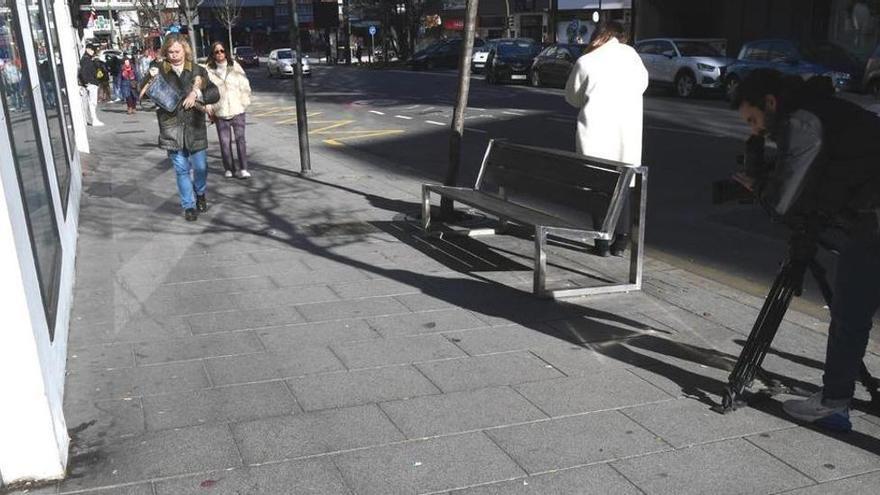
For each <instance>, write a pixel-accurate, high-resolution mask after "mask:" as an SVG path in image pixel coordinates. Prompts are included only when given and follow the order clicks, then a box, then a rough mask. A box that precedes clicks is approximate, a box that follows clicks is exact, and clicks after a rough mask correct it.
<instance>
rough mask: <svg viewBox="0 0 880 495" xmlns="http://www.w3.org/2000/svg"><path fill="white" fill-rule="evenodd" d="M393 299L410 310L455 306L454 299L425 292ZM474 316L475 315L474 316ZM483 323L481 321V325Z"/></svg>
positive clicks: (428, 309) (429, 309)
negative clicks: (450, 299)
mask: <svg viewBox="0 0 880 495" xmlns="http://www.w3.org/2000/svg"><path fill="white" fill-rule="evenodd" d="M395 299H397V300H398V301H400V303H401V304H403V305H404V306H406V307H407V308H409V309H410V310H411V311H432V310H435V309H450V308H456V307H457V305H456V304H455V302H454V301H449V300H447V299H444V298H443V297H437V296H429V295H427V294H404V295H401V296H395ZM474 318H476V317H474ZM482 325H485V323H483V322H482V321H481V326H482Z"/></svg>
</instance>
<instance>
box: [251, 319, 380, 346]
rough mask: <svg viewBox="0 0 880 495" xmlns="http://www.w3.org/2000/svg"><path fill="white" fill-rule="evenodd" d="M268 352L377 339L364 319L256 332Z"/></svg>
mask: <svg viewBox="0 0 880 495" xmlns="http://www.w3.org/2000/svg"><path fill="white" fill-rule="evenodd" d="M256 332H257V335H258V336H259V337H260V340H262V341H263V345H265V346H266V349H270V350H272V351H273V352H277V353H279V354H283V353H285V352H295V351H296V350H297V349H301V348H303V347H309V346H320V345H330V344H341V343H344V342H357V341H362V340H372V339H378V338H379V334H378V333H376V332H375V331H374V330H373V329H372V328H370V326H369V325H367V322H366V321H364V320H338V321H326V322H322V323H300V324H296V325H285V326H281V327H273V328H261V329H258V330H256Z"/></svg>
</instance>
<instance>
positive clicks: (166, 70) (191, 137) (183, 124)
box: [144, 62, 220, 152]
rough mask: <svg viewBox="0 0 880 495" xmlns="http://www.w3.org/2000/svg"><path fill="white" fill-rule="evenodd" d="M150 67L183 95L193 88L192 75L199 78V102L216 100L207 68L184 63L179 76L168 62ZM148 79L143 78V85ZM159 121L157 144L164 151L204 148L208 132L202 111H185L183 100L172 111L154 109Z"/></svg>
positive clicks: (205, 102) (215, 101) (215, 88)
mask: <svg viewBox="0 0 880 495" xmlns="http://www.w3.org/2000/svg"><path fill="white" fill-rule="evenodd" d="M151 67H157V68H158V69H159V75H158V76H156V77H163V78H165V80H166V81H167V82H168V84H170V85H171V86H172V87H174V88H177V89H178V90H179V92H180V94H181V95H183V98H186V96H187V95H188V94H189V93H190V91H192V90H193V81H194V79H195V78H196V76H200V77H201V79H202V86H201V88H200V89H201V91H202V99H201V102H202V103H204V104H206V105H210V104H213V103H217V102H218V101H220V90H219V89H217V86H216V85H214V83H212V82H211V80H210V78H209V77H208V71H206V70H205V68H204V67H202V66H200V65H196V64H194V63H192V62H186V63H185V64H184V67H183V72H181V74H180V77H178V76H177V73H175V72H174V69H172V68H171V64H170V63H168V62H159V63H153V64H152V66H151ZM147 82H149V81H148V78H144V83H145V84H146V83H147ZM156 116H157V118H158V120H159V147H160V148H162V149H165V150H171V151H177V150H187V151H193V152H194V151H201V150H203V149H206V148H207V147H208V131H207V128H206V126H205V114H204V112H202V111H200V110H197V109H196V108H190V109H189V110H186V109H184V108H183V100H182V99H181V103H180V104H179V105H178V106H177V109H176V110H175V111H174V112H167V111H165V110H163V109H161V108H159V109H157V110H156Z"/></svg>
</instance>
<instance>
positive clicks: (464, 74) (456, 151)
mask: <svg viewBox="0 0 880 495" xmlns="http://www.w3.org/2000/svg"><path fill="white" fill-rule="evenodd" d="M478 3H479V0H468V3H467V10H466V11H465V24H464V43H462V44H461V45H462V46H461V59H459V61H458V101H457V102H456V104H455V112H454V113H453V116H452V129H451V130H452V133H451V134H450V136H449V168H448V169H447V172H446V180H445V181H444V182H443V183H444V184H446V185H447V186H455V185H456V182H457V181H458V169H459V168H460V167H461V141H462V138H463V137H464V112H465V110H467V102H468V92H469V91H470V86H471V64H470V59H471V55H472V54H473V51H474V32H475V31H476V29H477V6H478ZM440 209H441V214H442V216H443V218H444V219H447V220H451V219H452V214H453V203H452V200H451V199H447V198H445V197H444V198H443V199H442V200H441V203H440Z"/></svg>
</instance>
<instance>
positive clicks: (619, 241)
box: [565, 22, 648, 256]
mask: <svg viewBox="0 0 880 495" xmlns="http://www.w3.org/2000/svg"><path fill="white" fill-rule="evenodd" d="M626 41H627V37H626V34H625V31H624V29H623V27H622V26H621V25H620V24H619V23H617V22H608V23H606V24H605V25H604V26H603V27H602V28H600V29H599V30H598V31H597V32H596V35H595V36H594V37H593V40H592V41H591V42H590V44H589V46H588V49H587V53H586V55H584V56H582V57H580V58H579V59H578V60H577V62H576V63H575V66H574V68H573V69H572V72H571V75H570V76H569V78H568V84H566V86H565V101H567V102H568V103H569V104H570V105H572V106H574V107H577V108H580V113H578V123H577V139H576V143H577V151H578V153H581V154H584V155H589V156H594V157H597V158H604V159H606V160H614V161H618V162H624V163H628V164H631V165H636V166H638V165H641V163H642V118H643V116H642V114H643V105H642V95H643V94H644V92H645V90H646V89H647V88H648V71H647V69H645V65H644V64H643V63H642V59H641V58H640V57H639V55H638V53H636V51H635V50H634V49H633V48H632V47H631V46H629V45H627V44H626ZM628 203H629V202H627V206H628ZM620 218H621V221H620V222H618V226H617V229H616V230H617V236H616V240H615V242H614V244H613V245H612V246H611V247H610V251H611V253H612V254H615V255H620V254H621V253H623V250H624V249H625V248H626V245H627V244H628V243H629V233H628V232H629V227H630V225H629V224H630V215H629V208H628V207H627V208H624V211H623V212H621V215H620ZM596 250H597V253H598V254H600V255H602V256H607V255H608V253H609V245H608V242H607V241H601V240H597V241H596Z"/></svg>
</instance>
